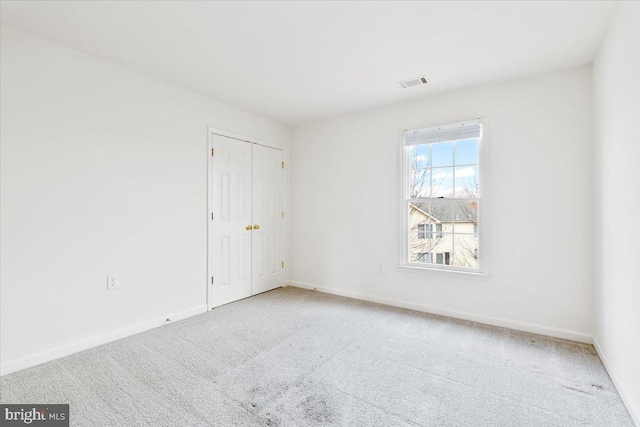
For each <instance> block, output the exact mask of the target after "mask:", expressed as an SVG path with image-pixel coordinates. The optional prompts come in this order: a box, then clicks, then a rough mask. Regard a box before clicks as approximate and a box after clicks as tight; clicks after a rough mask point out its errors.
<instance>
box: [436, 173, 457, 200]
mask: <svg viewBox="0 0 640 427" xmlns="http://www.w3.org/2000/svg"><path fill="white" fill-rule="evenodd" d="M431 174H432V180H431V181H432V184H431V185H432V187H431V197H452V196H453V168H433V169H432V170H431Z"/></svg>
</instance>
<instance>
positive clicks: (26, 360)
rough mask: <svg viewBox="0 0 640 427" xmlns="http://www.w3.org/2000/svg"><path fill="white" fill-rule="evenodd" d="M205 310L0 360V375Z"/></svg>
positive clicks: (163, 318)
mask: <svg viewBox="0 0 640 427" xmlns="http://www.w3.org/2000/svg"><path fill="white" fill-rule="evenodd" d="M206 311H207V305H206V304H202V305H199V306H197V307H193V308H190V309H187V310H183V311H179V312H177V313H173V314H170V315H169V316H163V317H162V318H155V319H152V320H148V321H146V322H142V323H138V324H137V325H133V326H128V327H126V328H122V329H118V330H115V331H113V332H108V333H106V334H102V335H98V336H96V337H92V338H88V339H85V340H79V341H76V342H73V343H71V344H66V345H62V346H59V347H55V348H52V349H50V350H46V351H43V352H40V353H36V354H32V355H30V356H26V357H23V358H21V359H17V360H10V361H8V362H2V363H1V364H0V375H6V374H10V373H12V372H16V371H20V370H22V369H26V368H30V367H32V366H36V365H40V364H42V363H45V362H49V361H51V360H55V359H59V358H61V357H64V356H68V355H70V354H73V353H77V352H79V351H82V350H87V349H90V348H92V347H97V346H99V345H102V344H106V343H108V342H111V341H115V340H118V339H120V338H125V337H128V336H130V335H134V334H138V333H140V332H144V331H148V330H149V329H153V328H157V327H158V326H162V325H165V324H167V323H168V322H167V318H169V319H171V321H172V322H173V321H177V320H181V319H186V318H187V317H191V316H195V315H196V314H200V313H204V312H206Z"/></svg>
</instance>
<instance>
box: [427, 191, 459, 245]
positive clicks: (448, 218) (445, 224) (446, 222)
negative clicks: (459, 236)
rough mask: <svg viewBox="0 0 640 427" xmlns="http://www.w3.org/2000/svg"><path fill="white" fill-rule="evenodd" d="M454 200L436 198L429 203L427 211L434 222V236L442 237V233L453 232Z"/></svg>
mask: <svg viewBox="0 0 640 427" xmlns="http://www.w3.org/2000/svg"><path fill="white" fill-rule="evenodd" d="M452 209H453V202H451V201H445V200H434V201H432V202H431V203H429V208H428V210H427V213H428V215H429V219H430V221H431V222H432V223H433V224H434V227H433V231H434V237H441V235H442V233H451V232H453V222H452V213H451V212H452Z"/></svg>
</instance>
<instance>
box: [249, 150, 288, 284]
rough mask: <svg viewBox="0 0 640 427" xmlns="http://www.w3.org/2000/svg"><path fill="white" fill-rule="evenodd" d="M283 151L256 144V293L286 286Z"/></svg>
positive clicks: (254, 253) (254, 259) (253, 281)
mask: <svg viewBox="0 0 640 427" xmlns="http://www.w3.org/2000/svg"><path fill="white" fill-rule="evenodd" d="M283 211H284V169H283V168H282V151H280V150H276V149H273V148H268V147H264V146H262V145H254V146H253V202H252V215H251V216H252V218H253V224H254V227H253V236H252V241H253V244H252V254H253V255H252V259H253V260H252V265H253V267H252V293H253V295H255V294H259V293H261V292H265V291H268V290H271V289H274V288H277V287H279V286H282V285H284V282H285V275H284V219H283V215H284V214H283Z"/></svg>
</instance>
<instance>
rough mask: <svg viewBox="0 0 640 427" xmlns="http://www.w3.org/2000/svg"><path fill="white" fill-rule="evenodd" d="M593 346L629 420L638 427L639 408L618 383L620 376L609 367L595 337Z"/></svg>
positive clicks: (609, 364) (639, 424)
mask: <svg viewBox="0 0 640 427" xmlns="http://www.w3.org/2000/svg"><path fill="white" fill-rule="evenodd" d="M593 346H594V347H595V348H596V351H597V352H598V356H600V360H602V364H603V365H604V367H605V369H606V370H607V373H608V374H609V377H610V378H611V381H612V382H613V385H615V386H616V389H617V390H618V394H619V395H620V398H621V399H622V401H623V402H624V405H625V406H626V407H627V411H629V415H631V419H633V422H634V423H636V426H638V427H640V408H638V407H637V406H636V404H635V403H634V402H633V401H632V400H631V397H629V394H628V393H627V392H626V389H625V388H624V386H623V385H622V384H621V383H620V380H619V378H620V376H618V374H617V373H615V371H614V370H613V366H611V363H610V362H609V359H608V358H607V354H606V353H605V352H604V349H603V348H602V346H601V345H600V343H599V342H598V339H597V338H596V337H593Z"/></svg>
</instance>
